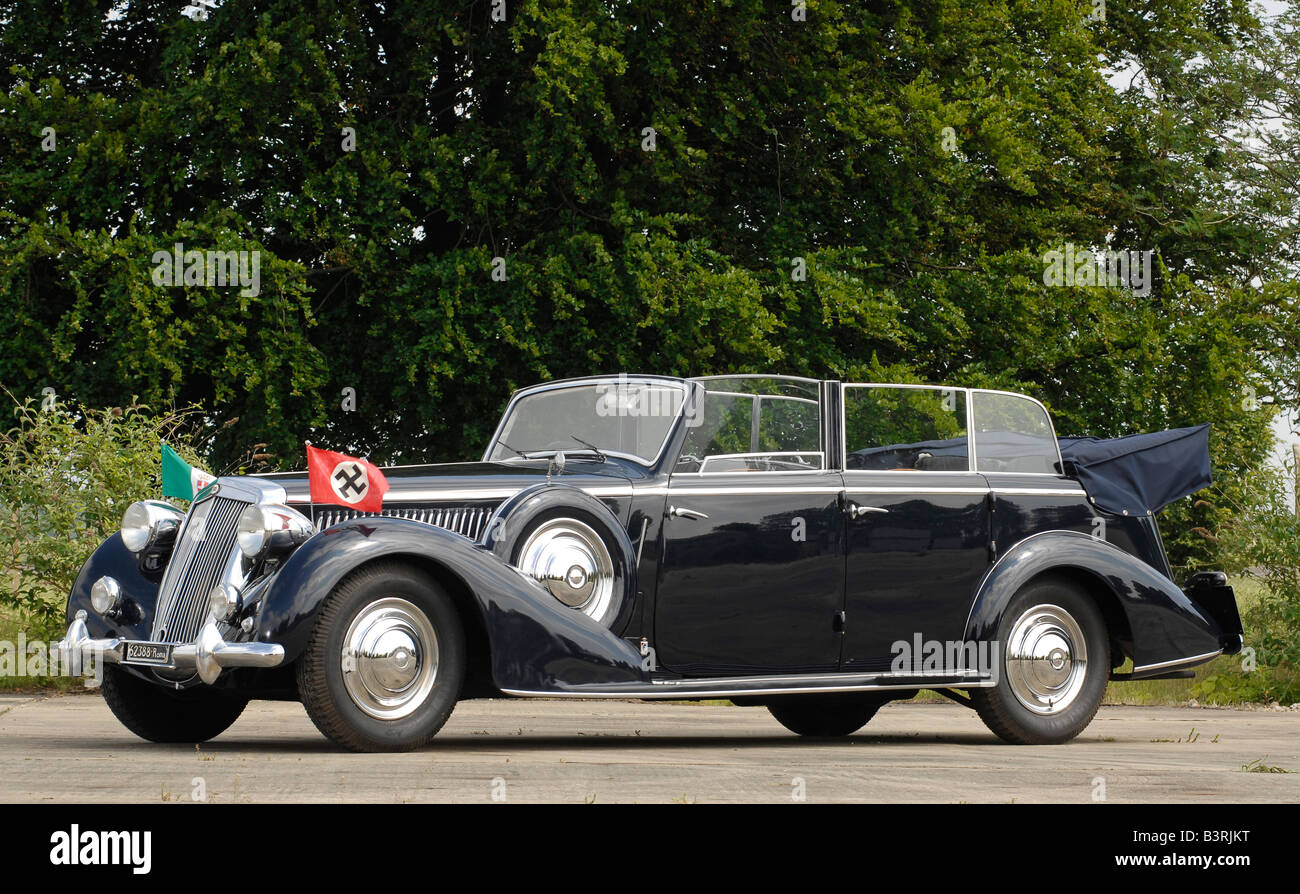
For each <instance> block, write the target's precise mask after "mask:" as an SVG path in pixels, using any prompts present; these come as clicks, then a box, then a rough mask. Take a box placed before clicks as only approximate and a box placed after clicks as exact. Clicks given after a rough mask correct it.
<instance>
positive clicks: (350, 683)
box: [343, 597, 438, 720]
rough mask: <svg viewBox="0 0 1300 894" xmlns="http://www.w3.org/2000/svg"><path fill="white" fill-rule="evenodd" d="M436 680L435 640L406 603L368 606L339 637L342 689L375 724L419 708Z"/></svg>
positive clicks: (425, 622)
mask: <svg viewBox="0 0 1300 894" xmlns="http://www.w3.org/2000/svg"><path fill="white" fill-rule="evenodd" d="M437 676H438V635H437V634H436V633H435V632H434V630H433V624H432V623H430V621H429V619H428V617H427V616H426V615H425V614H424V612H423V611H421V610H420V609H419V608H417V607H416V606H415V605H413V604H412V603H410V602H407V601H406V600H405V599H399V598H397V597H391V598H388V599H380V600H379V601H377V602H372V603H371V604H370V605H367V606H366V607H365V608H364V609H362V610H361V612H360V613H359V614H358V615H357V616H356V617H355V618H353V619H352V623H351V624H349V625H348V629H347V633H345V634H344V636H343V686H344V688H345V689H346V690H347V693H348V697H349V698H351V699H352V702H353V703H354V704H355V705H356V706H357V707H358V708H360V709H361V710H362V711H365V712H366V713H367V714H369V715H370V716H371V717H375V718H378V719H379V720H400V719H401V718H403V717H406V716H409V715H410V714H411V713H412V712H414V711H415V709H416V708H418V707H420V705H421V704H423V703H424V700H425V699H426V698H427V697H428V695H429V691H430V690H431V689H433V684H434V681H435V680H436V679H437Z"/></svg>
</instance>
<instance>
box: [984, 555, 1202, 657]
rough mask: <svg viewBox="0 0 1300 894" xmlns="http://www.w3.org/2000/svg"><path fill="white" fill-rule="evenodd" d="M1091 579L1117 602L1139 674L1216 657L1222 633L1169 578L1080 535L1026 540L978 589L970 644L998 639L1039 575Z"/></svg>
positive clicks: (1137, 560)
mask: <svg viewBox="0 0 1300 894" xmlns="http://www.w3.org/2000/svg"><path fill="white" fill-rule="evenodd" d="M1053 571H1065V572H1069V573H1071V574H1072V575H1074V576H1079V575H1086V576H1087V577H1089V578H1091V579H1092V581H1093V582H1094V583H1095V586H1097V587H1101V588H1104V589H1105V591H1108V592H1109V593H1110V594H1112V595H1113V596H1114V598H1115V600H1116V601H1117V602H1118V604H1119V606H1120V608H1121V610H1122V611H1123V612H1124V616H1125V618H1126V619H1127V621H1128V626H1129V630H1130V632H1131V633H1132V640H1133V655H1132V658H1133V665H1134V668H1135V669H1138V668H1146V667H1150V666H1152V665H1160V664H1164V663H1166V662H1177V661H1179V660H1180V659H1186V658H1191V657H1196V656H1205V655H1209V654H1211V653H1217V652H1218V651H1219V650H1220V649H1222V648H1223V647H1224V643H1223V640H1224V637H1225V634H1224V633H1223V631H1221V630H1220V629H1219V626H1218V624H1216V623H1215V622H1214V620H1213V619H1212V618H1211V617H1210V615H1209V614H1208V613H1207V612H1205V611H1204V610H1203V609H1201V608H1200V607H1199V606H1198V605H1197V604H1196V603H1195V602H1193V601H1192V600H1191V599H1190V598H1189V597H1188V596H1187V594H1185V593H1184V592H1183V591H1182V590H1180V589H1179V588H1178V586H1177V585H1176V584H1175V583H1174V582H1173V581H1172V580H1170V579H1169V578H1167V577H1165V576H1164V575H1163V574H1161V573H1160V572H1159V571H1157V570H1156V569H1154V568H1152V567H1151V566H1150V565H1148V564H1147V563H1145V562H1143V561H1142V560H1140V559H1137V558H1135V557H1134V556H1132V555H1130V554H1128V553H1126V552H1125V551H1124V550H1122V549H1120V548H1119V547H1117V546H1114V545H1113V544H1110V543H1107V542H1106V541H1105V540H1100V539H1097V538H1095V537H1091V536H1089V535H1088V534H1083V533H1080V532H1078V531H1047V532H1044V533H1041V534H1035V535H1033V536H1031V537H1026V538H1025V539H1024V540H1022V541H1020V542H1019V543H1017V544H1016V545H1015V546H1013V547H1011V549H1009V550H1007V551H1006V553H1004V554H1003V555H1002V557H1001V558H1000V559H998V561H997V563H996V564H995V565H994V566H993V567H992V568H991V569H990V570H989V572H988V574H987V575H985V577H984V580H983V581H982V582H981V583H980V587H979V590H978V592H977V594H976V597H975V602H974V604H973V605H972V607H971V611H970V616H969V618H968V620H967V622H966V636H967V640H968V641H975V642H979V641H985V640H988V641H992V640H995V639H997V636H998V629H999V625H1000V624H1001V621H1002V618H1003V615H1004V614H1005V613H1006V610H1007V606H1008V605H1009V604H1010V602H1011V600H1012V598H1014V596H1015V595H1016V593H1018V592H1019V591H1020V589H1021V588H1022V587H1024V586H1025V584H1027V583H1029V581H1031V580H1033V579H1034V578H1035V577H1038V576H1039V575H1042V574H1048V573H1051V572H1053Z"/></svg>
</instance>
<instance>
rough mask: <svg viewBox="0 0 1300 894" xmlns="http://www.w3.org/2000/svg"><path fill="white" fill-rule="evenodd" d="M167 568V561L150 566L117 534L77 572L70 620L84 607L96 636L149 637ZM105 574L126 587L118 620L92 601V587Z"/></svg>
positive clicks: (70, 602) (70, 600) (92, 634)
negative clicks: (153, 566) (102, 610)
mask: <svg viewBox="0 0 1300 894" xmlns="http://www.w3.org/2000/svg"><path fill="white" fill-rule="evenodd" d="M165 568H166V564H165V563H161V562H160V563H158V566H157V568H156V569H152V570H151V569H149V568H148V567H146V564H145V561H144V560H142V559H141V557H139V556H137V555H136V554H135V553H133V552H131V551H130V550H129V549H127V548H126V544H124V543H123V542H122V535H121V534H114V535H113V536H112V537H109V538H108V539H107V540H105V541H104V542H103V543H101V544H100V545H99V547H98V548H97V549H96V550H95V551H94V552H93V553H91V556H90V558H89V559H87V560H86V564H85V565H82V566H81V571H80V572H78V573H77V579H76V580H75V581H73V584H72V589H71V590H70V591H69V593H68V617H67V620H68V621H71V620H72V619H73V618H74V617H75V616H76V614H77V612H78V611H80V610H83V609H84V610H85V612H86V630H87V631H88V632H89V634H90V636H92V637H94V638H97V639H100V638H111V637H122V638H123V639H149V638H150V635H151V633H152V630H153V619H154V611H155V609H156V608H157V604H158V589H159V587H160V586H162V576H163V571H164V570H165ZM105 575H108V576H109V577H112V578H114V579H116V580H117V582H118V584H120V585H121V587H122V597H123V598H122V603H123V604H122V611H121V615H120V617H118V618H115V619H109V618H105V617H104V616H103V615H101V614H100V613H99V612H97V611H95V609H94V607H93V606H92V605H91V604H90V588H91V587H92V586H94V583H95V581H97V580H99V579H100V578H101V577H103V576H105Z"/></svg>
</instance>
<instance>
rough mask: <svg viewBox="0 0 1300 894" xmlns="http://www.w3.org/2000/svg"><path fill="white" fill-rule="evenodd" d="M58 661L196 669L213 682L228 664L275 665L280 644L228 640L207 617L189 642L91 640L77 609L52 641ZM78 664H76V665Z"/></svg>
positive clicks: (279, 661)
mask: <svg viewBox="0 0 1300 894" xmlns="http://www.w3.org/2000/svg"><path fill="white" fill-rule="evenodd" d="M55 648H56V649H58V650H59V658H60V660H61V661H64V662H67V663H68V665H69V666H71V664H72V662H74V661H84V660H85V659H86V658H93V659H95V660H100V661H107V662H108V663H110V664H129V665H132V666H133V667H152V668H158V669H161V670H178V671H186V670H192V671H196V672H197V673H198V675H199V679H200V680H202V681H203V682H204V683H215V682H216V679H217V677H219V676H220V675H221V672H222V671H223V670H225V669H226V668H229V667H279V666H280V665H281V664H283V663H284V647H283V646H281V645H278V644H277V643H229V642H226V640H225V639H224V638H222V636H221V632H220V631H219V630H218V629H217V623H216V621H215V620H213V618H212V617H211V616H208V619H207V621H205V622H204V624H203V627H202V629H200V630H199V635H198V637H197V638H196V639H195V640H194V642H192V643H154V642H140V641H136V640H126V639H120V638H118V637H112V638H108V639H92V638H91V636H90V631H89V630H87V628H86V612H85V610H84V609H83V610H81V611H78V612H77V615H76V617H74V618H73V619H72V623H71V624H69V625H68V632H67V634H66V635H65V636H64V638H63V639H62V640H60V641H59V642H58V643H56V644H55ZM78 666H79V665H78Z"/></svg>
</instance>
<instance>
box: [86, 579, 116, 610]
mask: <svg viewBox="0 0 1300 894" xmlns="http://www.w3.org/2000/svg"><path fill="white" fill-rule="evenodd" d="M90 606H91V608H93V609H94V610H95V611H96V612H98V613H99V614H101V615H103V616H104V617H106V618H111V617H113V616H114V615H116V614H117V612H118V611H119V610H120V609H121V607H122V585H121V584H119V583H118V582H117V579H116V578H113V577H109V576H108V575H104V576H103V577H101V578H100V579H99V580H97V581H95V582H94V583H93V584H91V586H90Z"/></svg>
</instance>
